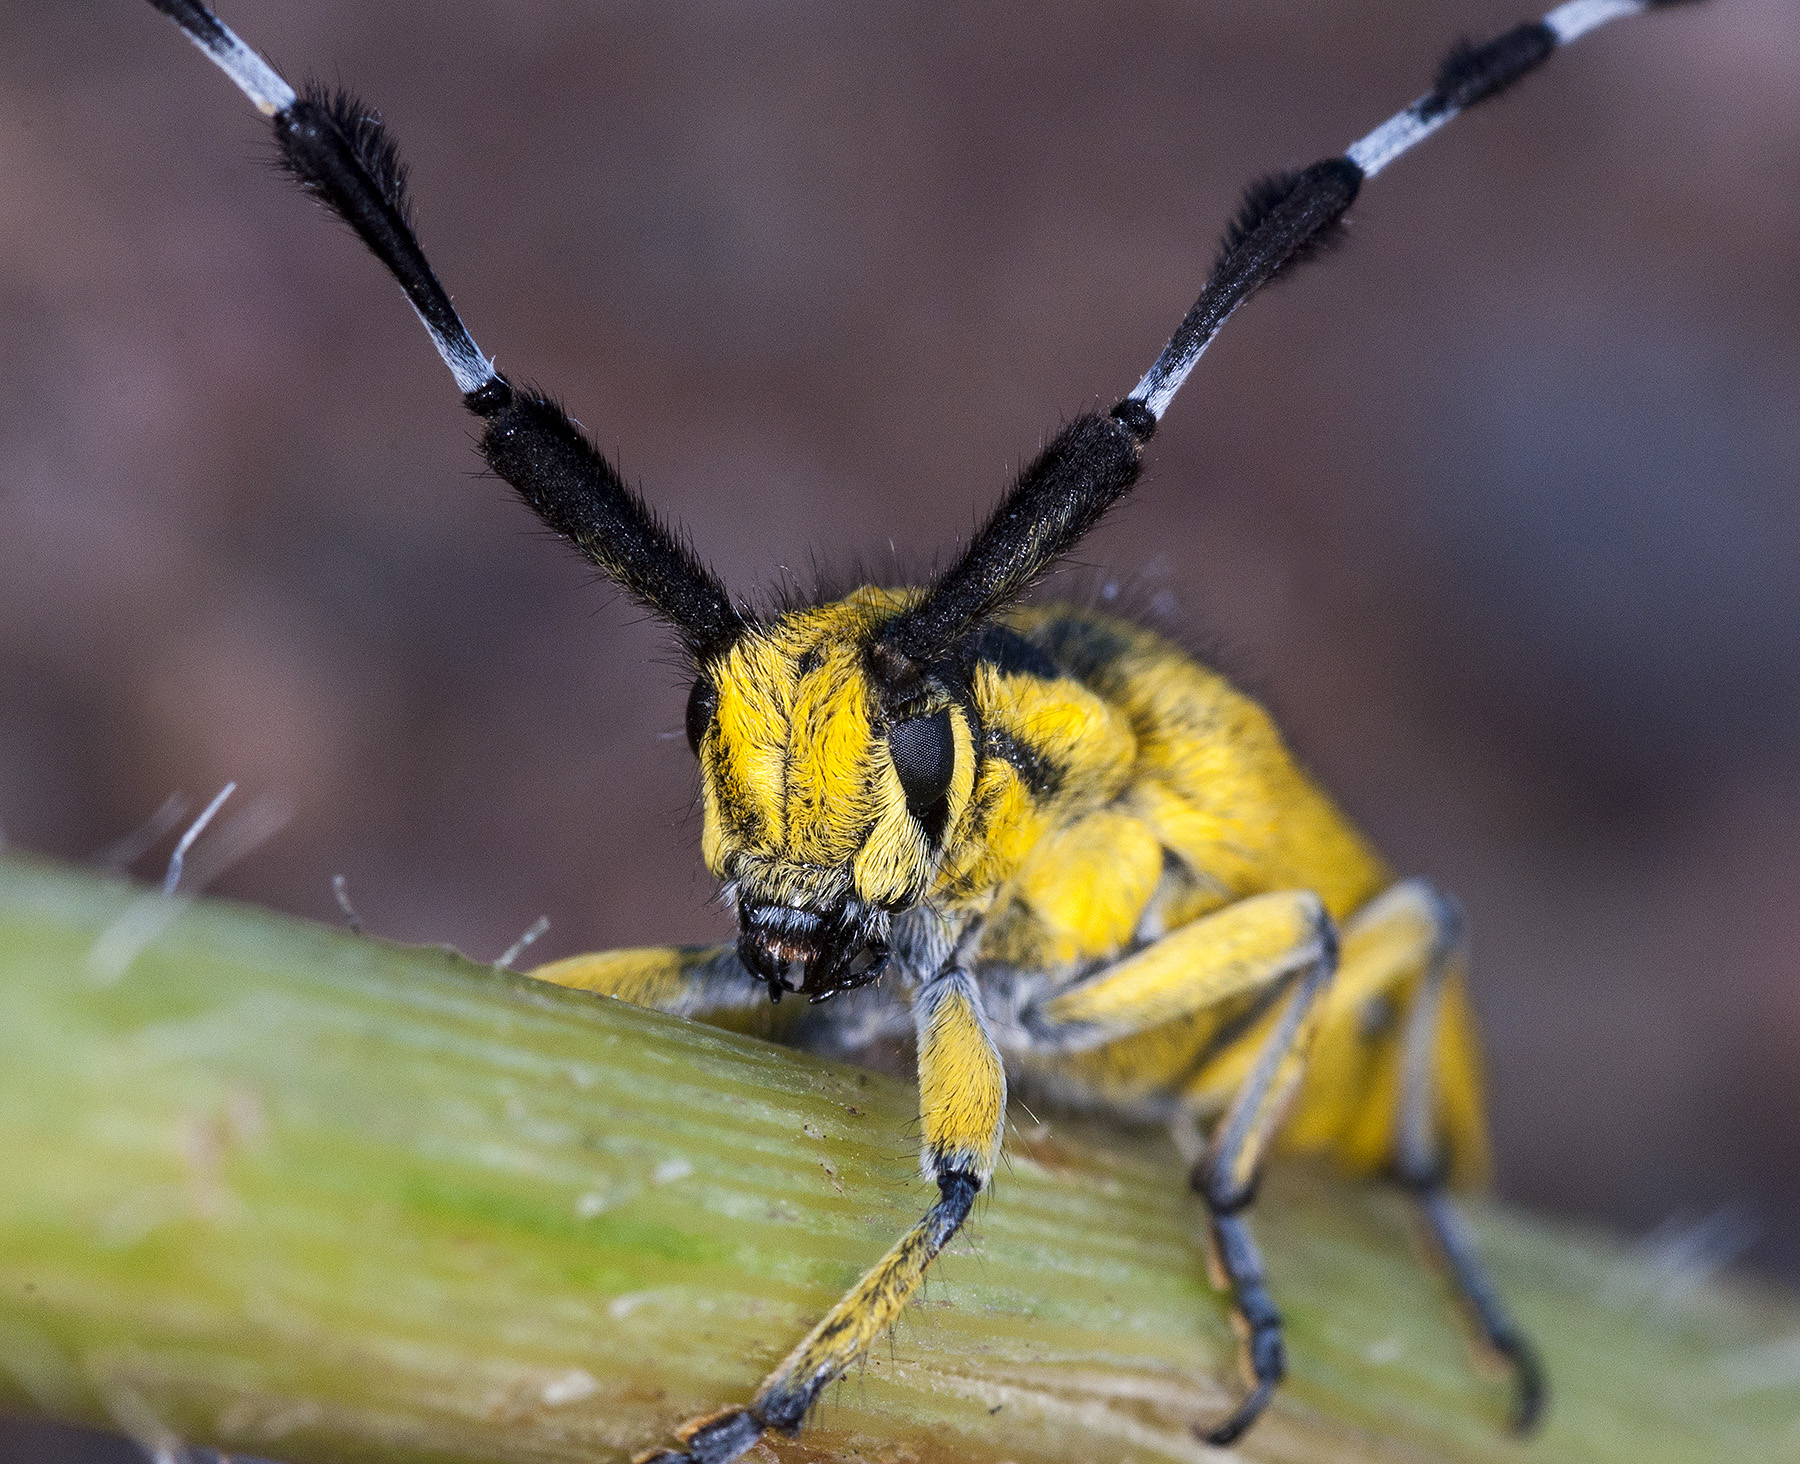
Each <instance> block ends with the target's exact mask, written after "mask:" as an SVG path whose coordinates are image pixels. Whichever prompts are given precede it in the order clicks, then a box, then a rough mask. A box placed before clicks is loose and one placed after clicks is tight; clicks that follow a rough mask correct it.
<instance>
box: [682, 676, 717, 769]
mask: <svg viewBox="0 0 1800 1464" xmlns="http://www.w3.org/2000/svg"><path fill="white" fill-rule="evenodd" d="M718 710H719V688H718V687H716V686H714V685H713V682H712V677H710V676H702V677H701V678H700V679H699V680H698V681H696V682H695V683H694V689H693V690H692V691H690V692H689V693H688V704H687V735H688V746H689V747H691V748H693V749H694V756H695V757H698V756H700V739H701V738H702V737H704V736H706V729H707V728H708V727H710V726H711V725H712V719H713V716H714V714H716V713H717V712H718Z"/></svg>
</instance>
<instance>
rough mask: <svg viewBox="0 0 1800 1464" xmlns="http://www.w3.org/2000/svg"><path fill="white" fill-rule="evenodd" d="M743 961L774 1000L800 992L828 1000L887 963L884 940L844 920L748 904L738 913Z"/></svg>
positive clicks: (838, 914) (862, 983) (784, 907)
mask: <svg viewBox="0 0 1800 1464" xmlns="http://www.w3.org/2000/svg"><path fill="white" fill-rule="evenodd" d="M738 958H739V959H740V960H741V961H743V963H744V969H745V970H747V971H748V972H749V973H750V974H751V975H752V976H754V977H756V979H757V980H759V981H764V982H767V983H768V987H769V1000H770V1001H780V1000H781V998H782V995H783V994H784V993H786V992H790V991H792V992H797V993H799V994H801V995H804V996H806V997H808V998H809V999H811V1000H813V1001H824V1000H826V999H827V998H828V997H832V996H836V995H837V994H838V993H839V992H840V991H850V990H853V989H854V988H856V987H858V986H865V985H867V984H868V983H869V982H871V981H873V980H874V979H875V978H876V977H877V976H879V975H880V974H881V972H882V968H883V967H885V966H886V965H887V958H888V951H887V946H886V944H885V943H884V942H881V941H877V940H873V939H871V938H870V937H869V936H868V935H867V934H866V933H865V932H863V931H862V930H859V929H857V928H856V927H854V926H852V925H851V924H849V923H848V922H847V921H846V920H845V919H844V912H843V911H842V910H837V911H833V912H831V913H830V914H828V915H818V914H814V913H813V912H812V911H810V910H797V909H794V908H793V907H791V906H787V905H754V906H752V905H746V906H743V907H742V908H741V909H740V910H739V912H738Z"/></svg>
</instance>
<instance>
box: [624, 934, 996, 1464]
mask: <svg viewBox="0 0 1800 1464" xmlns="http://www.w3.org/2000/svg"><path fill="white" fill-rule="evenodd" d="M966 944H968V942H965V945H966ZM959 949H960V948H959ZM913 1017H914V1022H915V1025H916V1026H917V1029H918V1042H919V1116H920V1119H921V1121H922V1123H923V1125H924V1130H925V1143H924V1148H923V1152H922V1154H921V1156H920V1162H921V1167H922V1168H923V1170H924V1172H925V1177H926V1178H927V1179H931V1180H935V1181H936V1182H937V1187H938V1200H937V1203H936V1204H934V1205H933V1206H932V1207H931V1208H930V1209H929V1210H927V1211H926V1212H925V1216H924V1218H923V1219H921V1220H920V1221H919V1222H918V1223H917V1224H916V1225H914V1226H913V1227H912V1228H911V1229H910V1230H908V1231H907V1232H906V1234H904V1235H903V1236H901V1237H900V1239H899V1241H898V1242H897V1243H896V1244H895V1245H894V1247H893V1249H891V1250H890V1251H889V1252H888V1253H887V1254H886V1255H885V1256H883V1257H882V1258H881V1259H880V1260H879V1261H877V1262H876V1263H875V1265H874V1266H873V1267H871V1268H870V1270H869V1271H868V1272H867V1273H866V1274H865V1275H864V1276H863V1278H862V1279H861V1280H860V1281H858V1282H857V1283H856V1285H854V1286H853V1287H851V1288H850V1290H849V1291H848V1292H847V1293H845V1295H844V1297H843V1298H842V1299H841V1300H840V1301H839V1302H838V1303H837V1305H835V1306H834V1307H832V1308H831V1310H830V1311H828V1312H827V1313H826V1314H825V1316H824V1318H823V1319H822V1320H821V1321H820V1322H819V1324H818V1325H817V1326H815V1327H814V1328H813V1329H812V1331H810V1332H808V1333H807V1334H806V1336H805V1337H804V1338H803V1339H802V1340H801V1342H800V1344H799V1346H797V1347H795V1348H794V1350H793V1351H792V1352H790V1353H789V1354H788V1355H787V1357H786V1358H785V1359H784V1360H783V1362H782V1364H781V1366H780V1367H778V1368H776V1369H775V1371H774V1372H772V1373H771V1374H769V1376H768V1377H767V1378H766V1379H765V1380H764V1381H763V1384H762V1386H761V1387H759V1388H758V1389H757V1390H756V1395H755V1396H754V1397H753V1398H752V1399H751V1400H750V1404H749V1406H748V1407H733V1408H725V1409H722V1410H720V1411H719V1412H717V1413H712V1414H708V1415H706V1416H705V1417H702V1418H696V1419H694V1420H692V1421H691V1422H689V1423H687V1424H684V1425H683V1426H682V1427H681V1428H679V1429H678V1430H676V1436H677V1437H678V1438H679V1439H680V1440H681V1443H682V1448H681V1449H680V1450H679V1451H677V1450H660V1451H656V1452H653V1453H651V1454H648V1455H645V1456H642V1457H641V1459H640V1464H677V1461H680V1464H729V1461H730V1460H733V1459H736V1458H737V1457H738V1456H739V1455H740V1454H742V1453H743V1452H744V1451H745V1450H746V1449H748V1448H749V1447H750V1446H751V1445H752V1444H754V1443H755V1442H756V1441H757V1440H758V1439H759V1438H761V1437H762V1436H763V1434H764V1433H766V1432H768V1431H769V1430H771V1429H774V1430H777V1431H779V1432H782V1433H793V1432H795V1431H796V1430H798V1429H799V1427H800V1425H801V1423H802V1421H803V1420H804V1419H805V1417H806V1415H807V1413H808V1411H809V1410H810V1409H811V1408H812V1405H813V1404H814V1403H815V1402H816V1401H817V1400H818V1397H819V1395H820V1394H821V1393H822V1392H824V1391H825V1389H826V1388H827V1387H829V1386H830V1385H831V1384H832V1383H834V1382H836V1381H837V1379H839V1378H840V1377H842V1376H843V1375H844V1373H845V1371H846V1370H847V1369H849V1368H850V1367H851V1366H852V1365H853V1364H854V1363H855V1362H856V1361H857V1360H858V1359H859V1358H860V1357H861V1356H862V1355H863V1354H864V1352H866V1351H867V1350H868V1348H869V1346H870V1344H871V1343H873V1342H874V1341H875V1340H876V1339H877V1338H879V1337H880V1336H881V1335H882V1334H883V1333H884V1332H886V1331H887V1329H888V1328H889V1327H891V1326H892V1325H893V1324H894V1322H895V1321H897V1320H898V1319H899V1316H900V1313H901V1312H902V1311H904V1310H905V1308H906V1304H907V1302H908V1301H909V1300H911V1298H912V1295H913V1293H914V1292H916V1291H917V1290H918V1289H919V1283H920V1282H921V1281H923V1280H924V1279H925V1269H926V1267H927V1266H929V1265H930V1264H931V1262H932V1260H933V1259H934V1258H935V1257H936V1256H937V1254H938V1252H939V1251H941V1250H942V1249H943V1248H944V1246H945V1245H946V1244H947V1243H948V1242H949V1240H950V1237H951V1236H953V1235H954V1234H956V1232H957V1229H958V1228H959V1227H960V1226H961V1225H962V1223H963V1221H964V1220H966V1219H967V1218H968V1216H969V1211H970V1209H971V1208H972V1207H973V1206H974V1203H975V1196H976V1195H978V1194H979V1193H980V1192H981V1189H982V1186H983V1185H985V1184H986V1183H987V1181H988V1178H989V1176H990V1175H992V1173H993V1172H994V1165H995V1163H996V1162H997V1161H998V1159H999V1157H1000V1138H1001V1133H1002V1129H1003V1124H1004V1120H1005V1115H1006V1073H1005V1069H1004V1068H1002V1067H1001V1064H1000V1055H999V1053H998V1052H996V1051H995V1049H994V1044H993V1041H992V1039H991V1038H990V1037H989V1036H988V1030H987V1018H986V1016H985V1014H984V1012H983V1011H982V1006H981V995H980V992H979V991H978V990H977V988H976V985H975V982H974V979H973V978H972V977H971V976H970V974H969V973H968V971H967V970H966V969H964V968H963V966H962V963H961V961H960V960H958V959H957V958H956V957H953V958H952V960H951V963H950V966H949V968H948V969H946V970H944V971H942V972H940V973H939V974H938V975H937V976H935V977H933V978H932V979H931V980H930V981H928V982H926V983H925V985H924V986H923V987H921V988H920V990H919V991H918V992H917V993H916V994H915V996H914V998H913Z"/></svg>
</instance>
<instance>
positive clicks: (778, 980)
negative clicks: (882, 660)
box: [687, 590, 975, 1001]
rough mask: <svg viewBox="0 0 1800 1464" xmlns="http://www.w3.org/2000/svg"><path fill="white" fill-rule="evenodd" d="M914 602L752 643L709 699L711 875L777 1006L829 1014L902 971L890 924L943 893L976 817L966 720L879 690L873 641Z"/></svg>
mask: <svg viewBox="0 0 1800 1464" xmlns="http://www.w3.org/2000/svg"><path fill="white" fill-rule="evenodd" d="M898 603H899V597H898V596H896V595H894V594H892V593H889V592H885V591H877V590H859V591H858V592H857V593H856V594H854V595H852V596H850V597H849V598H848V599H846V600H842V601H839V602H837V603H835V604H831V605H826V606H823V607H820V608H818V609H811V610H798V611H793V612H790V613H788V614H787V615H784V616H782V617H781V618H780V619H779V620H777V621H775V622H774V623H773V624H771V625H767V626H762V627H759V628H757V629H755V630H752V631H750V632H747V633H746V634H745V635H744V636H743V638H742V639H740V640H739V641H738V643H737V644H736V645H734V646H733V647H732V648H731V650H730V651H728V652H727V653H726V654H725V655H723V656H721V657H720V658H718V659H717V660H716V661H715V662H714V663H713V664H712V665H711V666H709V667H708V668H707V670H706V671H705V672H704V673H703V674H702V676H701V677H700V679H699V680H698V681H697V682H696V683H695V685H694V689H693V692H692V693H691V694H690V696H689V699H688V719H687V721H688V737H689V741H690V742H691V743H692V744H693V746H694V751H695V754H696V756H697V757H698V758H699V761H700V779H701V791H702V798H703V803H704V810H705V830H704V833H703V835H702V839H701V848H702V853H703V854H704V856H705V859H706V865H707V868H708V869H710V870H711V871H712V872H713V873H714V874H715V875H717V876H718V877H719V878H720V879H722V880H723V881H725V884H726V888H727V891H728V893H729V894H730V895H731V897H732V898H733V899H734V900H735V902H736V905H737V909H738V922H739V936H738V950H739V953H740V955H741V956H742V958H743V962H744V965H745V967H746V969H748V970H749V971H750V972H751V973H752V974H753V975H755V976H756V977H757V978H758V979H760V980H762V981H766V982H767V983H768V984H769V994H770V996H771V998H773V999H776V1000H779V999H780V996H781V995H782V993H783V992H784V991H792V992H802V993H804V994H806V995H807V996H810V997H811V998H812V999H813V1000H815V1001H819V1000H823V999H824V998H826V997H828V996H831V995H833V994H834V993H836V992H839V991H846V990H849V989H851V988H852V987H856V986H860V985H863V984H864V983H866V982H868V981H871V980H873V979H874V978H875V977H876V976H877V975H879V974H880V971H881V969H882V966H883V964H884V963H885V961H886V958H887V935H888V924H889V921H890V919H891V917H892V916H893V915H895V914H898V913H900V912H902V911H905V910H908V909H911V908H912V907H913V906H914V905H915V904H917V903H918V901H919V900H920V899H921V898H922V897H923V895H924V894H925V892H926V890H927V889H928V888H929V886H930V883H931V879H932V876H933V874H934V872H935V871H936V869H937V867H938V864H939V862H940V860H941V858H942V855H943V851H944V845H945V840H946V837H947V835H948V833H949V831H950V830H951V829H953V828H954V827H955V826H956V822H957V818H958V816H959V814H960V813H961V812H962V810H963V809H964V808H965V807H966V806H967V804H968V801H969V794H970V790H971V788H972V786H973V783H974V761H975V747H974V738H973V734H972V731H971V728H970V724H969V718H968V714H967V712H966V710H965V709H964V707H963V706H962V705H961V704H959V703H958V702H957V701H956V700H955V699H954V698H953V697H952V696H951V695H950V694H949V693H948V692H947V691H943V690H938V689H933V688H932V687H930V686H929V685H926V686H922V687H921V688H920V690H919V691H918V692H917V694H916V695H915V696H913V697H912V698H910V699H909V700H908V701H907V702H906V703H905V704H903V705H901V706H898V707H895V706H893V705H892V701H893V698H892V694H891V692H887V691H885V690H884V688H883V687H881V686H880V685H878V683H877V680H876V677H875V674H874V672H873V671H872V669H871V662H870V656H869V644H870V640H871V637H872V635H873V633H874V631H875V630H876V628H878V627H879V626H880V625H881V624H882V623H883V622H884V621H886V620H887V619H888V618H889V617H890V616H891V615H892V613H893V611H894V608H895V607H896V606H897V604H898Z"/></svg>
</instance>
